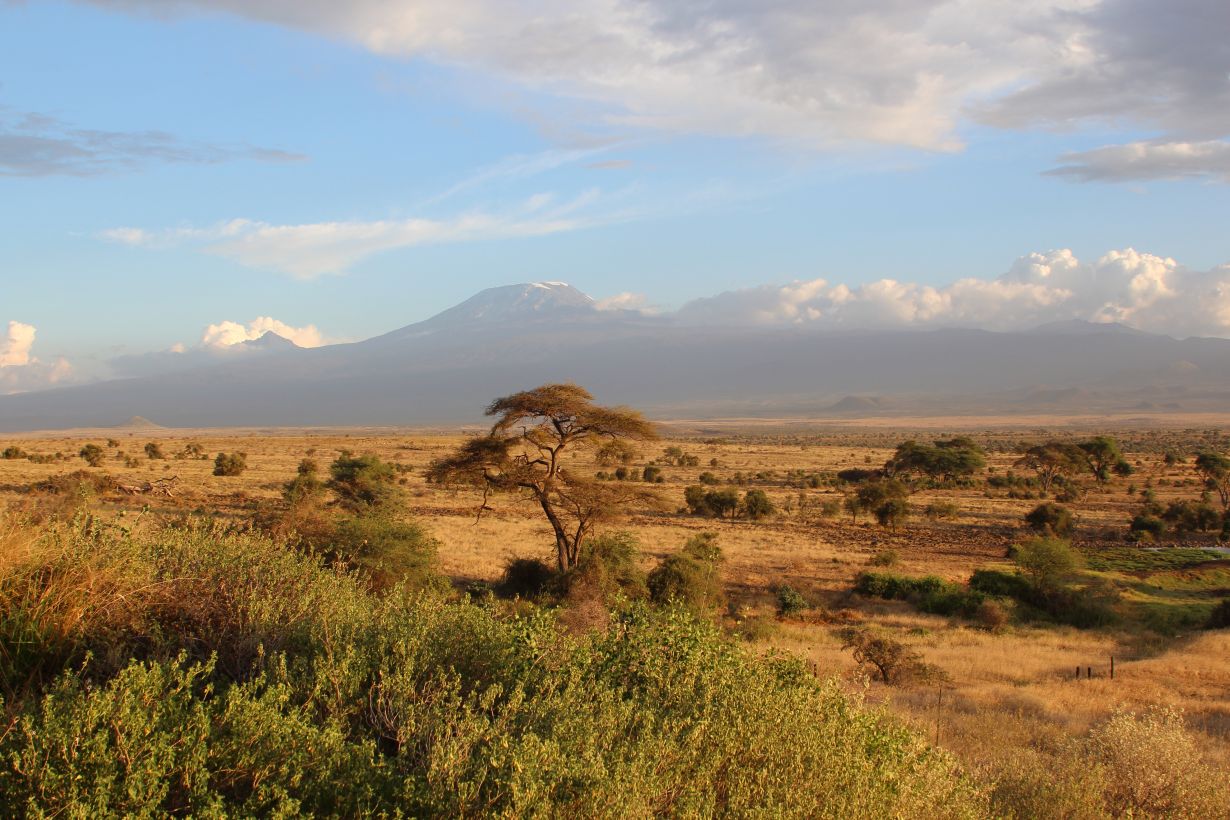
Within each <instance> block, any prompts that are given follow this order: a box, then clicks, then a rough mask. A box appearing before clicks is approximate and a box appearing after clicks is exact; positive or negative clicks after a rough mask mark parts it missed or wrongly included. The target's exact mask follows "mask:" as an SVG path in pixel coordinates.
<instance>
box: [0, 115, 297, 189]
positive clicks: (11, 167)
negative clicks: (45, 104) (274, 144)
mask: <svg viewBox="0 0 1230 820" xmlns="http://www.w3.org/2000/svg"><path fill="white" fill-rule="evenodd" d="M302 159H305V157H304V156H302V155H301V154H295V153H292V152H289V151H282V150H278V149H271V148H260V147H257V146H252V145H223V144H217V143H208V142H194V141H191V140H185V139H181V138H180V137H177V136H175V135H174V134H169V133H166V132H164V131H105V130H99V129H92V128H80V127H77V126H74V125H71V124H69V123H66V122H64V121H62V120H60V119H57V118H55V117H49V116H46V115H44V114H38V113H34V112H13V111H9V110H7V109H4V108H0V176H10V177H49V176H76V177H88V176H97V175H100V174H108V173H115V172H120V171H134V170H137V169H140V168H142V167H145V166H147V165H151V164H156V163H176V164H195V165H212V164H216V163H221V162H231V161H236V160H255V161H258V162H294V161H299V160H302Z"/></svg>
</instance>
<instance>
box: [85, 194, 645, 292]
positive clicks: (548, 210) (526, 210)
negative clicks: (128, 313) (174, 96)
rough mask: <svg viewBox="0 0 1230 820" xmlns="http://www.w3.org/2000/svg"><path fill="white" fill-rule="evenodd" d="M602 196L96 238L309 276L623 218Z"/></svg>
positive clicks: (118, 232) (117, 232)
mask: <svg viewBox="0 0 1230 820" xmlns="http://www.w3.org/2000/svg"><path fill="white" fill-rule="evenodd" d="M600 198H601V197H600V195H599V194H598V193H597V192H596V191H587V192H584V193H582V194H579V195H577V196H574V197H573V198H571V199H569V200H566V201H563V202H558V203H557V202H556V201H555V198H554V197H553V196H547V195H536V196H533V197H530V198H529V199H527V200H525V201H523V202H522V203H520V205H519V206H517V207H515V208H511V209H507V210H503V211H498V212H496V211H468V212H465V213H461V214H456V215H453V216H450V217H445V218H426V217H412V218H408V219H379V220H370V221H362V220H348V221H329V222H311V223H297V224H282V225H279V224H271V223H267V222H260V221H256V220H248V219H233V220H229V221H227V222H223V223H219V224H217V225H214V226H212V227H178V228H171V229H167V230H149V229H145V228H133V227H119V228H112V229H108V230H106V231H103V232H102V233H101V234H100V238H102V239H105V240H108V241H112V242H119V243H121V244H125V245H130V246H134V247H150V248H170V247H183V246H188V247H193V248H196V249H199V250H201V251H203V252H206V253H210V254H214V255H216V256H221V257H223V258H225V259H230V260H233V261H235V262H238V263H239V264H241V265H244V266H246V267H250V268H257V269H262V270H271V271H278V272H281V273H286V274H290V275H291V276H294V277H296V278H299V279H313V278H316V277H319V276H324V275H327V274H340V273H346V272H347V271H349V270H350V269H351V268H352V267H353V266H354V265H356V264H358V263H359V262H362V261H363V260H365V259H367V258H369V257H371V256H373V255H375V254H378V253H383V252H386V251H391V250H396V249H403V248H413V247H419V246H423V245H440V244H455V243H463V242H486V241H492V240H500V239H518V238H528V237H537V236H547V235H550V234H558V233H565V232H568V231H576V230H581V229H583V228H588V227H593V226H596V225H600V224H606V223H608V222H610V221H613V220H616V219H620V218H624V216H625V214H624V212H620V211H617V210H612V211H605V212H604V211H599V210H598V209H596V208H595V207H594V206H595V205H596V203H598V202H599V200H600Z"/></svg>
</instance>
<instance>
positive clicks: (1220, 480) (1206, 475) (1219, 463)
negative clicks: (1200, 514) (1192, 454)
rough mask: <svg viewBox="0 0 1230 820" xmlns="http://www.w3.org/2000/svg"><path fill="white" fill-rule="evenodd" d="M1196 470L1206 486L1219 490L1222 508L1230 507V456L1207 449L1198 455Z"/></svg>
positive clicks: (1218, 494)
mask: <svg viewBox="0 0 1230 820" xmlns="http://www.w3.org/2000/svg"><path fill="white" fill-rule="evenodd" d="M1196 471H1197V472H1198V473H1200V475H1201V477H1202V478H1203V479H1204V486H1205V487H1207V488H1208V489H1210V490H1214V491H1216V492H1217V496H1218V497H1219V498H1220V499H1221V506H1222V509H1230V458H1226V457H1225V456H1223V455H1222V454H1221V453H1215V452H1212V451H1211V450H1210V451H1205V452H1203V453H1200V454H1198V455H1197V456H1196Z"/></svg>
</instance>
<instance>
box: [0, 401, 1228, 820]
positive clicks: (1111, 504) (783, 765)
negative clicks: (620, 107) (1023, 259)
mask: <svg viewBox="0 0 1230 820" xmlns="http://www.w3.org/2000/svg"><path fill="white" fill-rule="evenodd" d="M1041 421H1042V422H1044V423H1045V424H1041V425H1039V426H1030V427H1024V426H1022V424H1021V423H1020V422H1019V421H1018V422H1012V421H1010V420H1009V421H1005V422H1004V423H1002V424H990V423H987V422H985V421H983V422H978V421H973V422H971V421H967V420H960V419H948V420H932V421H930V422H926V423H923V422H921V421H917V422H916V420H911V421H907V422H896V423H893V422H885V423H882V424H856V423H850V424H846V425H842V426H835V425H829V426H818V425H815V424H807V423H791V422H786V421H781V422H756V423H752V422H746V423H744V422H725V423H706V422H686V423H685V422H675V423H670V422H668V423H663V424H660V425H658V427H657V430H658V432H659V434H660V438H658V439H656V440H649V441H634V442H628V446H626V447H610V446H607V447H605V448H603V447H601V446H597V445H600V444H602V443H603V442H597V443H596V445H595V446H593V447H583V446H576V447H572V448H568V449H567V450H566V451H565V452H563V453H562V454H561V458H562V459H563V461H562V463H563V464H565V465H566V469H567V470H569V471H571V472H572V473H573V474H574V475H578V476H581V475H583V476H584V477H585V478H586V479H587V480H591V479H592V482H593V484H594V486H598V487H600V488H602V489H603V491H606V490H607V489H608V488H614V489H619V490H623V491H624V494H623V495H622V496H620V497H619V498H620V499H621V500H618V501H616V502H613V503H611V504H609V505H607V508H605V509H603V510H601V511H600V512H598V513H595V514H594V515H593V520H592V522H591V523H592V531H589V532H587V533H586V539H585V544H582V545H581V546H579V547H578V550H577V554H576V555H575V556H574V560H572V561H569V562H568V566H563V565H562V564H561V562H560V559H559V553H558V550H557V534H556V533H555V531H554V530H553V528H552V525H551V523H550V521H549V520H548V518H547V517H546V516H545V515H544V509H543V507H542V505H541V504H540V503H538V501H537V500H536V499H535V497H534V495H533V493H532V492H528V491H525V490H514V491H508V492H495V491H490V488H487V490H488V491H486V492H485V491H484V489H483V488H482V487H480V486H476V485H475V484H474V483H473V482H464V481H450V480H444V478H442V477H441V474H440V473H439V470H438V469H437V467H438V465H439V464H440V463H441V462H442V460H446V459H447V458H448V457H450V455H451V454H455V453H457V452H458V450H459V448H462V449H463V448H464V446H465V445H466V442H467V441H470V440H472V438H473V437H474V436H475V435H483V434H485V432H486V431H485V430H479V429H477V428H476V429H473V430H464V429H458V430H442V429H440V430H427V429H405V430H401V429H347V430H336V429H321V430H222V431H219V430H169V429H162V428H158V427H155V426H152V425H148V426H147V425H143V424H140V423H134V425H133V426H129V427H123V428H115V429H109V430H94V431H76V432H72V433H55V434H42V435H27V436H21V435H16V436H11V437H7V438H5V439H4V440H3V441H0V450H3V451H4V458H2V459H0V503H2V504H3V507H2V509H3V513H2V518H0V522H2V523H0V606H2V607H3V614H2V615H0V643H2V644H3V650H2V651H0V662H2V664H3V668H2V669H0V672H2V673H3V686H4V688H3V691H2V696H3V709H4V711H3V721H2V722H0V752H2V754H3V773H2V774H0V792H2V793H3V795H4V798H5V800H6V802H7V803H8V805H9V807H10V809H11V810H12V811H13V812H14V813H18V814H28V815H30V816H50V815H55V814H63V815H65V816H93V815H95V812H101V813H114V812H118V813H121V814H123V813H137V814H140V813H147V814H150V815H156V814H164V813H197V814H206V815H208V814H213V815H225V814H246V813H256V814H282V815H293V814H298V813H313V814H325V815H328V814H333V815H338V816H348V815H355V814H369V813H370V814H380V813H383V814H387V815H389V816H392V815H395V814H397V813H398V812H402V813H404V814H407V815H422V814H453V815H469V816H474V815H485V814H503V815H510V816H511V815H523V814H544V815H558V814H571V815H572V816H650V815H671V816H681V815H707V814H737V815H743V814H757V813H769V814H781V815H797V816H847V817H848V816H897V817H907V816H919V815H920V814H923V813H930V814H933V815H935V816H1005V817H1104V816H1122V815H1126V814H1131V815H1133V816H1178V817H1224V816H1230V792H1228V790H1227V784H1228V783H1230V777H1228V776H1227V775H1228V773H1230V629H1227V627H1228V626H1230V603H1226V601H1227V600H1230V552H1228V551H1227V550H1226V549H1225V547H1224V544H1223V540H1222V539H1223V537H1225V536H1226V534H1228V533H1230V528H1223V519H1224V517H1225V513H1224V504H1223V497H1222V496H1220V495H1219V489H1224V488H1225V487H1226V485H1227V481H1230V462H1227V463H1225V464H1221V466H1220V469H1221V472H1220V473H1219V472H1218V469H1219V467H1218V465H1219V464H1220V462H1216V461H1214V460H1211V456H1210V454H1214V455H1216V454H1225V453H1226V452H1227V451H1228V450H1230V434H1228V432H1227V431H1228V429H1230V428H1225V427H1222V426H1220V425H1219V424H1217V423H1216V421H1215V420H1204V419H1202V420H1201V424H1200V426H1191V424H1190V421H1189V422H1187V423H1185V422H1184V420H1183V419H1182V418H1181V417H1176V418H1172V419H1164V420H1162V423H1152V424H1150V425H1149V426H1143V425H1142V426H1138V427H1131V426H1124V424H1122V423H1121V424H1116V425H1112V426H1102V427H1098V426H1096V424H1097V423H1096V421H1090V420H1071V419H1068V420H1063V419H1045V420H1041ZM1155 421H1156V420H1155ZM907 442H913V443H914V444H907ZM1099 442H1100V444H1099ZM605 443H607V444H609V442H605ZM91 447H93V448H94V449H90V448H91ZM1048 447H1049V448H1050V449H1049V450H1048V449H1047V448H1048ZM1107 447H1109V448H1111V449H1110V450H1107V449H1106V448H1107ZM1031 448H1032V450H1031ZM1100 448H1101V449H1100ZM950 450H957V451H961V452H962V453H964V454H965V455H967V456H969V459H970V460H968V461H966V462H962V463H961V464H960V465H959V466H957V467H951V465H949V466H943V465H941V466H939V467H935V466H934V465H933V464H931V462H929V461H928V459H932V458H936V457H938V456H942V455H943V452H941V451H950ZM1031 453H1032V456H1031ZM1082 453H1083V454H1084V455H1082ZM1108 453H1109V456H1108ZM220 454H222V455H224V456H234V457H235V458H234V459H227V458H219V455H220ZM240 454H241V455H240ZM937 454H938V456H937ZM1202 456H1203V461H1202V460H1201V458H1202ZM1099 458H1103V460H1105V463H1100V462H1099V460H1098V459H1099ZM1106 459H1109V460H1106ZM227 473H231V474H227ZM1048 479H1049V480H1048ZM634 491H635V492H634ZM376 508H379V509H378V510H377V509H376Z"/></svg>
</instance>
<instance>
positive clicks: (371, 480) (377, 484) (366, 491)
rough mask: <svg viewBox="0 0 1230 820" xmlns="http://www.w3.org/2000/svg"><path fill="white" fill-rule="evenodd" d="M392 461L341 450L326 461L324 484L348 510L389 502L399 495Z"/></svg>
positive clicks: (397, 498) (358, 510)
mask: <svg viewBox="0 0 1230 820" xmlns="http://www.w3.org/2000/svg"><path fill="white" fill-rule="evenodd" d="M396 478H397V473H396V470H394V468H393V465H391V464H387V463H385V462H383V461H381V460H380V459H379V458H378V457H377V456H375V455H373V454H371V453H366V454H364V455H361V456H356V455H355V454H354V453H352V452H350V451H349V450H343V451H342V452H341V453H340V454H339V455H338V457H337V458H336V459H335V460H334V462H333V463H332V464H330V465H329V481H328V484H327V486H328V488H329V489H331V490H333V492H335V493H336V494H337V497H338V500H339V501H340V502H341V504H342V506H343V507H345V508H346V509H348V510H350V511H352V512H362V511H364V510H367V509H370V508H374V507H383V506H387V505H390V504H392V503H394V502H396V501H397V500H399V499H400V497H401V493H400V492H399V491H398V489H397V485H396V483H395V481H396Z"/></svg>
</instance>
